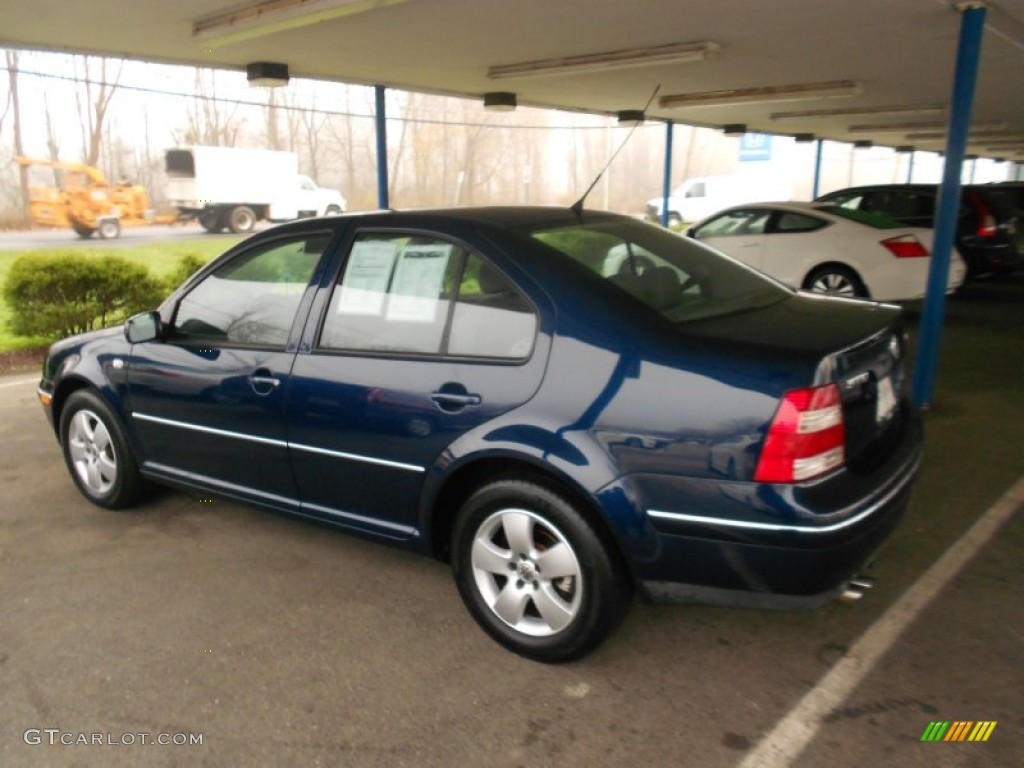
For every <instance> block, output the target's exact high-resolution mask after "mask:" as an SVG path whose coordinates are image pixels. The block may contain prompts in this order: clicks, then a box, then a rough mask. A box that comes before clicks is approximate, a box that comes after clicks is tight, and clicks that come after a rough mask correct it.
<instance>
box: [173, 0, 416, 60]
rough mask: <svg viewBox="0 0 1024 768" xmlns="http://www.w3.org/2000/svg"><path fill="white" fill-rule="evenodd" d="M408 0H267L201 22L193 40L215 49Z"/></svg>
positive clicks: (197, 26) (211, 16) (195, 24)
mask: <svg viewBox="0 0 1024 768" xmlns="http://www.w3.org/2000/svg"><path fill="white" fill-rule="evenodd" d="M402 2H405V0H264V1H263V2H258V3H253V4H252V5H247V6H243V7H241V8H236V9H234V10H231V11H224V12H221V13H216V14H212V15H210V16H206V17H205V18H201V19H198V20H197V21H196V22H195V23H193V25H192V36H193V37H194V38H196V39H197V40H199V41H201V42H202V44H203V46H205V47H208V48H215V47H218V46H221V45H230V44H231V43H238V42H241V41H243V40H251V39H253V38H256V37H264V36H266V35H273V34H276V33H278V32H284V31H285V30H289V29H295V28H297V27H305V26H308V25H310V24H318V23H320V22H322V21H328V20H329V19H336V18H339V17H341V16H350V15H352V14H355V13H362V12H364V11H370V10H373V9H375V8H380V7H383V6H387V5H395V4H396V3H402Z"/></svg>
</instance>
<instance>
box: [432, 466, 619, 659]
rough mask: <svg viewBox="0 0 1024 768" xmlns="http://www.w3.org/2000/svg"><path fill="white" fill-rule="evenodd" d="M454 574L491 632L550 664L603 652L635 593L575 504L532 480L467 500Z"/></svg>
mask: <svg viewBox="0 0 1024 768" xmlns="http://www.w3.org/2000/svg"><path fill="white" fill-rule="evenodd" d="M513 539H515V540H514V541H513ZM552 569H555V570H552ZM452 570H453V572H454V575H455V583H456V585H457V586H458V588H459V593H460V595H461V596H462V600H463V602H465V604H466V607H467V608H468V609H469V612H470V614H471V615H472V616H473V618H474V619H475V620H476V622H477V623H478V624H479V625H480V626H481V627H482V628H483V629H484V631H485V632H487V634H489V635H490V636H491V637H492V638H494V640H496V641H497V642H498V643H500V644H501V645H503V646H505V647H506V648H508V649H509V650H511V651H513V652H515V653H517V654H519V655H521V656H525V657H526V658H529V659H533V660H535V661H542V662H546V663H560V662H566V661H572V660H573V659H578V658H580V657H582V656H584V655H585V654H587V653H589V652H590V651H592V650H593V649H594V648H596V647H597V646H598V645H599V644H600V643H601V642H602V641H603V640H604V639H605V638H606V637H607V636H608V635H609V634H610V633H611V632H612V631H613V630H614V629H615V628H616V627H617V626H618V625H619V624H620V623H621V621H622V619H623V618H624V617H625V615H626V612H627V611H628V610H629V605H630V599H631V597H632V588H631V585H630V583H629V581H628V579H627V578H626V576H625V574H624V573H623V571H622V569H621V568H620V567H619V566H618V564H617V561H616V558H615V557H614V555H613V554H612V552H610V551H609V549H608V548H607V547H606V546H605V544H604V542H602V541H601V538H600V537H599V536H598V535H597V533H596V532H595V531H594V529H593V528H592V527H591V526H590V525H589V524H588V523H587V521H586V520H585V519H584V517H583V516H582V515H581V514H580V513H579V511H578V510H577V509H576V508H575V507H574V505H573V504H571V503H570V502H569V501H568V500H567V499H566V498H564V497H563V496H562V495H561V494H558V493H556V492H554V491H552V490H550V489H548V488H545V487H543V486H540V485H537V484H536V483H533V482H529V481H525V480H515V479H506V480H498V481H495V482H493V483H491V484H489V485H486V486H484V487H482V488H480V489H479V490H478V491H476V492H475V493H473V494H472V495H471V496H470V497H469V499H467V501H466V503H465V504H464V505H463V506H462V509H461V510H460V512H459V516H458V520H457V522H456V525H455V530H454V532H453V535H452ZM545 571H547V572H546V573H545Z"/></svg>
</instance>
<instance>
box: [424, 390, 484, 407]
mask: <svg viewBox="0 0 1024 768" xmlns="http://www.w3.org/2000/svg"><path fill="white" fill-rule="evenodd" d="M430 399H431V400H433V401H434V402H435V403H437V404H438V405H441V406H442V407H443V406H444V404H445V403H450V404H451V405H461V406H463V407H465V406H467V405H480V403H481V402H482V401H481V399H480V395H470V394H468V393H467V394H465V395H460V394H457V393H455V392H434V393H432V394H431V395H430Z"/></svg>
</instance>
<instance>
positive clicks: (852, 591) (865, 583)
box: [839, 576, 875, 603]
mask: <svg viewBox="0 0 1024 768" xmlns="http://www.w3.org/2000/svg"><path fill="white" fill-rule="evenodd" d="M873 586H875V580H874V579H872V578H870V577H868V576H854V577H853V578H852V579H850V581H849V582H848V583H847V584H846V588H845V589H844V590H843V591H842V592H840V593H839V600H840V601H841V602H844V603H855V602H857V601H858V600H860V599H861V598H862V597H864V593H865V592H867V591H868V590H869V589H871V588H872V587H873Z"/></svg>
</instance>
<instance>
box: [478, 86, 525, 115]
mask: <svg viewBox="0 0 1024 768" xmlns="http://www.w3.org/2000/svg"><path fill="white" fill-rule="evenodd" d="M517 104H518V101H517V100H516V95H515V94H514V93H510V92H509V91H491V92H490V93H485V94H484V109H489V110H491V111H492V112H511V111H512V110H514V109H515V108H516V106H517Z"/></svg>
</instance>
